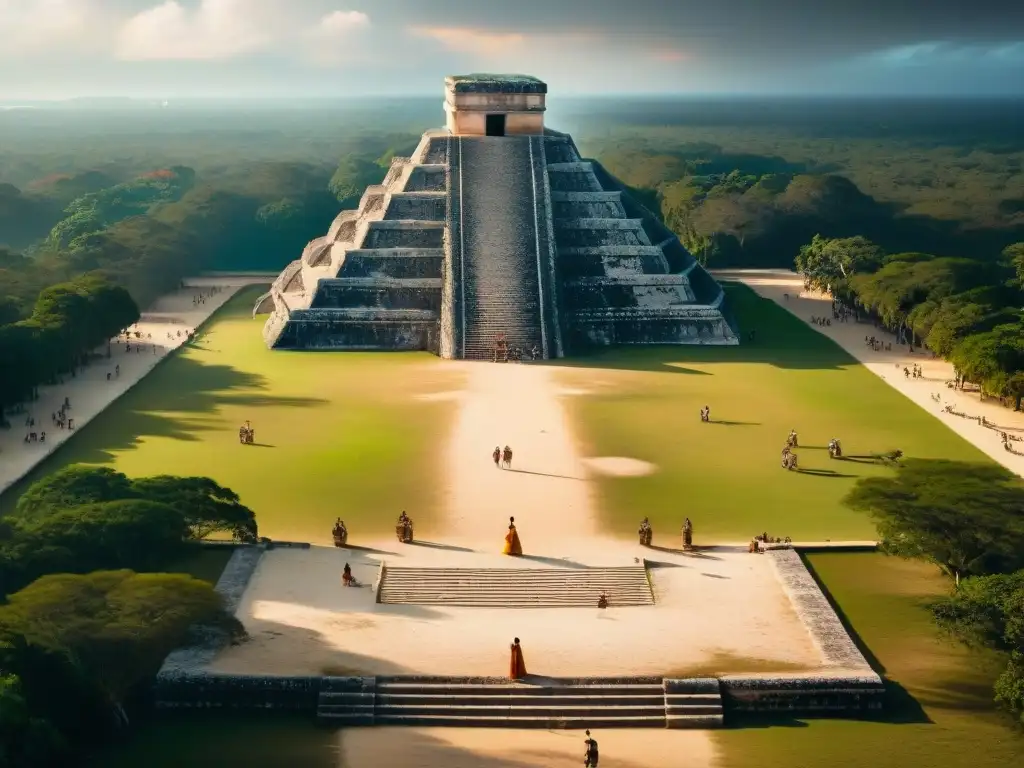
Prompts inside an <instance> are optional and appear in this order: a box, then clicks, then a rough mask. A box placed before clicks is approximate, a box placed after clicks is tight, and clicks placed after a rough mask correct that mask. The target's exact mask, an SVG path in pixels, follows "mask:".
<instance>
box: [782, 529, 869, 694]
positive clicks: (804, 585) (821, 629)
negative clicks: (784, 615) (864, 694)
mask: <svg viewBox="0 0 1024 768" xmlns="http://www.w3.org/2000/svg"><path fill="white" fill-rule="evenodd" d="M766 555H767V556H768V557H769V558H770V559H771V563H772V566H773V568H774V570H775V575H776V576H777V577H778V579H779V582H780V584H781V585H782V589H783V591H784V592H785V593H786V595H787V596H788V597H789V599H790V602H791V603H792V605H793V610H795V611H796V614H797V616H798V617H799V619H800V621H801V622H803V625H804V626H805V627H806V628H807V631H808V633H810V635H811V641H812V642H813V643H814V645H815V647H816V648H817V649H818V652H819V653H820V654H821V657H822V659H823V660H824V661H825V663H826V664H828V665H829V666H835V667H843V668H846V669H857V670H863V671H864V674H865V675H867V676H869V677H871V678H872V679H873V680H876V681H877V682H878V684H879V685H880V684H881V679H880V678H879V677H878V675H877V674H875V673H874V672H873V670H872V669H871V665H869V664H868V662H867V660H866V659H865V658H864V655H863V654H862V653H861V652H860V649H859V648H857V645H856V643H854V641H853V638H852V637H850V634H849V633H848V632H847V631H846V627H844V626H843V623H842V621H840V620H839V616H837V615H836V612H835V610H834V609H833V608H832V604H831V603H829V601H828V598H826V597H825V594H824V593H823V592H822V590H821V587H820V586H819V585H818V582H817V581H816V580H815V578H814V576H812V575H811V572H810V571H809V570H807V566H806V565H805V564H804V561H803V558H801V557H800V554H799V553H798V552H797V551H796V550H794V549H773V550H769V551H768V552H766Z"/></svg>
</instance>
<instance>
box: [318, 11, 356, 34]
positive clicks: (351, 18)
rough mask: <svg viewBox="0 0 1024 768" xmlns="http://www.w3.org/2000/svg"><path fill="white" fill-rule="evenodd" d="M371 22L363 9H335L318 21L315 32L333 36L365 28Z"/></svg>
mask: <svg viewBox="0 0 1024 768" xmlns="http://www.w3.org/2000/svg"><path fill="white" fill-rule="evenodd" d="M369 24H370V17H369V16H367V15H366V14H365V13H363V12H362V11H334V12H333V13H329V14H327V15H326V16H324V17H323V18H322V19H320V21H319V22H317V25H316V27H314V33H316V34H322V35H324V36H325V37H328V38H332V37H335V36H337V35H347V34H348V33H349V32H353V31H355V30H358V29H363V28H365V27H367V26H369Z"/></svg>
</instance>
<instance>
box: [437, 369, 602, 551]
mask: <svg viewBox="0 0 1024 768" xmlns="http://www.w3.org/2000/svg"><path fill="white" fill-rule="evenodd" d="M465 368H466V374H467V376H466V379H467V384H466V390H465V392H463V393H462V394H461V397H460V404H459V415H458V417H457V420H456V423H455V429H454V433H453V435H452V438H451V440H450V442H449V445H448V467H449V477H448V483H447V487H448V489H449V491H448V496H449V502H448V520H449V522H448V529H449V533H448V534H447V535H446V537H445V541H446V542H447V541H449V540H451V541H457V542H459V543H465V544H466V545H467V546H470V547H476V546H480V547H487V546H490V547H492V548H494V547H497V551H500V548H501V545H502V537H503V536H504V535H505V531H506V529H507V528H508V518H509V517H510V516H515V518H516V527H517V528H518V529H519V531H520V536H526V537H531V538H532V541H531V542H530V547H531V551H534V552H537V551H540V550H542V549H547V548H548V546H549V545H550V546H553V547H554V548H555V549H558V548H561V547H563V546H564V544H565V542H566V539H571V538H580V537H582V538H587V539H589V538H593V537H594V536H595V532H596V530H597V524H596V520H595V515H594V505H593V503H592V498H591V488H590V485H589V484H588V482H587V475H586V469H585V467H584V465H583V463H582V462H581V460H580V458H579V454H578V452H577V450H576V442H575V440H574V439H573V437H572V435H571V433H570V429H569V424H568V420H567V418H566V414H565V411H564V409H563V408H562V405H561V403H560V402H559V400H558V396H557V386H556V384H555V382H554V381H553V378H554V372H553V371H552V370H551V369H550V368H546V367H539V366H530V365H494V364H488V363H469V364H465ZM506 445H507V446H509V447H510V448H511V449H512V453H513V458H512V467H511V469H510V470H504V469H496V468H495V467H494V462H493V460H492V458H491V454H492V452H493V451H494V448H495V446H498V447H501V448H504V447H505V446H506ZM545 554H546V552H545Z"/></svg>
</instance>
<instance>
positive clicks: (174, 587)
mask: <svg viewBox="0 0 1024 768" xmlns="http://www.w3.org/2000/svg"><path fill="white" fill-rule="evenodd" d="M197 625H199V626H205V627H209V628H212V629H215V630H217V631H220V632H223V633H225V635H226V636H227V637H228V638H237V637H239V636H241V635H242V634H243V633H244V630H243V629H242V627H241V624H240V623H239V622H238V620H237V619H235V618H234V616H232V615H230V614H229V613H228V612H227V611H226V610H225V609H224V604H223V599H222V598H221V596H220V595H219V594H218V593H217V592H216V591H214V589H213V587H212V586H211V585H210V584H208V583H207V582H205V581H200V580H199V579H194V578H192V577H191V576H185V575H182V574H167V573H145V574H139V573H133V572H131V571H127V570H121V571H97V572H95V573H89V574H85V575H82V576H76V575H70V574H56V575H52V576H44V577H43V578H41V579H38V580H37V581H35V582H33V583H32V584H31V585H29V586H28V587H26V588H25V589H23V590H21V591H19V592H16V593H14V594H13V595H10V596H9V598H8V602H7V604H6V605H4V606H0V632H3V633H5V634H15V635H20V636H22V637H24V638H25V639H26V640H27V641H28V642H30V643H34V644H37V645H39V646H42V647H44V648H49V649H53V650H55V651H58V652H60V653H63V654H65V655H66V656H67V657H68V658H70V659H71V660H73V662H74V663H75V664H76V665H78V666H80V667H81V668H82V669H83V670H85V671H86V672H87V673H88V674H89V676H90V677H91V678H92V679H93V680H94V681H95V682H96V684H97V685H98V686H99V688H100V690H102V691H103V693H104V695H105V696H106V699H107V701H108V703H109V705H110V707H111V709H112V711H113V712H114V713H115V714H116V716H117V718H118V720H120V722H122V723H124V724H126V723H127V715H126V714H125V711H124V702H125V699H126V698H127V696H128V694H129V693H130V692H131V691H132V690H133V689H134V688H135V687H136V686H137V685H139V684H140V683H141V682H143V681H144V680H146V679H147V678H148V677H150V676H152V675H153V674H155V673H156V672H157V670H159V668H160V665H161V663H162V662H163V660H164V658H165V657H166V656H167V654H168V653H170V652H171V651H172V650H174V649H175V648H177V647H178V646H180V645H182V644H183V643H185V642H186V641H187V640H188V638H189V636H190V629H192V628H193V627H195V626H197Z"/></svg>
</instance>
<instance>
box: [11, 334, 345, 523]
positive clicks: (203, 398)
mask: <svg viewBox="0 0 1024 768" xmlns="http://www.w3.org/2000/svg"><path fill="white" fill-rule="evenodd" d="M169 384H170V385H169ZM267 390H268V385H267V380H266V378H265V377H264V376H262V375H261V374H258V373H253V372H250V371H243V370H239V369H238V368H234V367H232V366H228V365H210V364H205V363H201V362H199V361H197V360H195V359H194V358H192V357H189V356H187V355H183V354H180V353H178V354H173V355H171V356H170V357H168V358H167V359H166V360H164V361H163V362H162V363H160V364H159V365H158V366H157V367H156V369H155V370H154V371H153V372H152V373H150V374H149V375H147V376H146V377H145V378H144V379H143V380H142V381H140V382H139V383H138V384H137V385H135V386H134V387H133V388H132V389H130V390H129V391H128V392H126V393H125V394H123V395H122V396H121V397H120V398H119V399H118V400H117V405H116V407H111V408H107V409H106V410H104V411H103V412H102V413H100V414H99V415H97V416H96V418H94V419H93V420H92V421H90V422H89V423H88V424H86V425H85V426H84V427H82V428H81V430H79V431H76V433H75V434H74V435H73V436H72V437H71V438H70V439H69V440H68V441H67V442H66V443H64V444H63V445H62V446H61V447H60V448H59V449H58V450H57V451H56V452H54V454H53V455H52V456H50V457H48V458H46V459H44V460H43V461H42V462H40V463H39V464H38V465H37V466H36V467H35V469H33V470H32V472H30V473H29V474H28V476H27V477H26V478H24V479H22V480H21V481H19V482H18V483H16V484H14V485H13V486H11V488H9V489H8V490H7V491H6V492H5V493H4V494H3V495H2V496H0V515H2V514H6V513H7V512H9V511H10V510H11V509H12V508H13V507H14V504H15V502H16V501H17V498H18V496H20V495H21V494H22V493H23V492H24V491H25V489H26V488H27V487H28V486H29V485H30V484H31V483H32V482H34V481H35V480H37V479H38V478H39V477H42V476H43V475H47V474H49V473H51V472H53V471H55V470H56V469H59V468H60V467H63V466H66V465H68V464H73V463H87V464H106V463H110V462H111V461H113V459H114V455H115V453H117V452H122V451H127V450H133V449H136V448H137V447H138V446H139V445H140V443H142V442H143V441H144V440H145V439H146V438H151V437H163V438H170V439H172V440H184V441H190V442H195V441H199V440H200V438H199V437H198V436H197V435H198V434H199V433H202V432H209V431H213V430H220V429H225V435H224V437H225V440H226V441H227V444H228V445H230V444H231V443H233V442H234V441H235V440H237V436H235V435H233V434H232V433H231V429H230V428H224V427H223V426H222V425H215V424H213V423H212V421H213V420H211V419H210V418H209V417H210V416H211V415H212V414H214V413H216V412H217V411H218V410H220V409H221V408H223V407H225V406H239V405H240V406H246V407H251V408H252V410H253V411H254V412H255V411H256V410H258V409H259V408H263V407H266V406H271V407H274V406H278V407H281V406H283V407H288V408H311V407H318V406H323V405H326V404H327V403H328V401H327V400H323V399H321V398H315V397H281V396H278V395H273V394H270V393H269V392H268V391H267ZM255 426H256V428H257V437H258V436H259V431H258V429H259V425H258V424H256V425H255ZM231 447H235V446H233V445H232V446H231ZM253 447H256V446H245V448H246V449H248V448H253ZM259 447H264V448H273V446H270V445H263V444H259Z"/></svg>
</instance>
